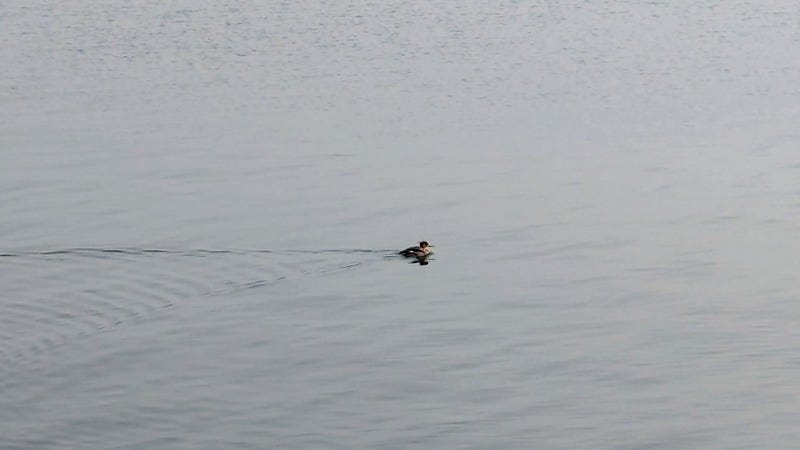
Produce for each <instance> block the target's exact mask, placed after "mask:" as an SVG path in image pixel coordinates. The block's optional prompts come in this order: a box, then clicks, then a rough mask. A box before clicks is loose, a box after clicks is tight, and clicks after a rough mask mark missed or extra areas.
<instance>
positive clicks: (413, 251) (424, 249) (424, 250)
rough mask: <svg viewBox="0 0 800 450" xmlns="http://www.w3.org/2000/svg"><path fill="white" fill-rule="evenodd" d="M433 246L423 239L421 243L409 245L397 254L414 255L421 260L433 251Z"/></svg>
mask: <svg viewBox="0 0 800 450" xmlns="http://www.w3.org/2000/svg"><path fill="white" fill-rule="evenodd" d="M431 247H435V246H434V245H431V244H429V243H428V241H421V242H420V243H419V245H415V246H413V247H408V248H407V249H405V250H401V251H399V252H397V254H398V255H400V256H405V257H407V258H410V257H414V258H417V259H419V260H424V259H425V258H427V257H428V256H430V254H431V253H432V250H431Z"/></svg>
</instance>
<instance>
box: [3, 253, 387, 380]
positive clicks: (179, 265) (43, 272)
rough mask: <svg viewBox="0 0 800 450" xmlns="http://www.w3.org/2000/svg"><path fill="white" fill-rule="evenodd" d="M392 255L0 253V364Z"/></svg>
mask: <svg viewBox="0 0 800 450" xmlns="http://www.w3.org/2000/svg"><path fill="white" fill-rule="evenodd" d="M393 253H394V250H374V249H320V250H265V249H249V250H247V249H244V250H243V249H205V248H199V249H165V248H96V247H76V248H66V249H53V250H40V251H6V252H3V253H2V254H0V256H2V257H3V258H6V259H5V260H0V286H3V294H4V295H3V297H4V298H5V299H6V300H0V367H3V368H5V369H8V368H9V367H11V366H14V365H18V364H22V363H24V362H25V361H26V360H30V359H31V358H34V357H36V355H40V354H43V353H46V352H48V351H52V349H54V348H57V347H58V346H61V345H65V344H67V343H68V342H70V340H72V339H75V338H78V337H80V336H90V335H92V334H94V333H99V332H108V331H110V330H113V329H115V328H117V327H119V326H121V325H123V324H125V323H128V322H130V321H133V320H147V318H149V317H152V316H153V315H154V314H157V313H158V311H161V310H165V309H169V308H172V307H175V306H176V305H181V304H186V303H187V302H188V301H189V300H190V299H192V298H197V297H198V296H207V297H214V296H228V295H231V294H234V293H236V292H237V291H242V290H250V289H259V288H266V287H269V286H272V285H274V284H275V283H280V282H284V281H285V280H290V279H299V278H302V277H304V276H309V275H313V274H335V273H337V272H339V271H345V270H353V269H355V268H357V267H359V266H361V265H363V264H364V263H366V262H367V260H365V259H364V257H365V256H368V255H374V256H381V257H382V256H386V255H392V254H393ZM312 255H316V256H318V257H316V256H315V257H312ZM333 256H338V257H333ZM186 258H195V259H196V261H195V262H188V261H187V259H186ZM373 260H380V259H379V258H375V259H373ZM5 369H3V370H5ZM1 375H2V370H0V376H1Z"/></svg>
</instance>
